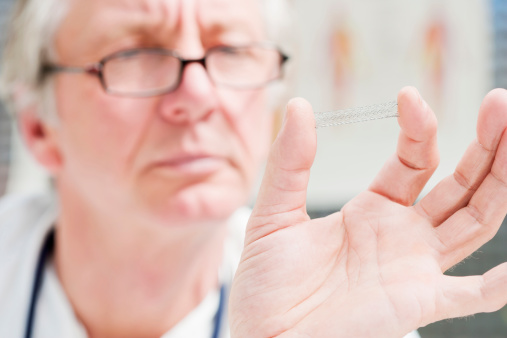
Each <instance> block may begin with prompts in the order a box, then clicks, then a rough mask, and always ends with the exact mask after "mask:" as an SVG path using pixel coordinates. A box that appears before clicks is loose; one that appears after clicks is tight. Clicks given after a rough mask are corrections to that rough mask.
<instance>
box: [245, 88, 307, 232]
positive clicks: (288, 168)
mask: <svg viewBox="0 0 507 338" xmlns="http://www.w3.org/2000/svg"><path fill="white" fill-rule="evenodd" d="M316 150H317V133H316V130H315V118H314V116H313V110H312V107H311V105H310V104H309V103H308V102H307V101H306V100H304V99H300V98H297V99H292V100H291V101H290V102H289V103H288V105H287V112H286V114H285V119H284V122H283V125H282V128H281V130H280V132H279V133H278V136H277V138H276V140H275V141H274V143H273V145H272V147H271V151H270V154H269V157H268V163H267V166H266V172H265V174H264V178H263V180H262V185H261V189H260V191H259V195H258V197H257V201H256V203H255V207H254V210H253V213H252V217H251V218H250V222H249V229H250V230H252V228H255V227H257V228H258V227H261V226H262V225H265V224H271V225H270V226H274V227H275V228H274V229H265V230H264V231H268V233H270V232H273V231H276V230H279V229H280V228H283V227H286V226H288V225H290V224H294V222H302V221H305V220H308V215H307V213H306V189H307V186H308V180H309V178H310V168H311V166H312V164H313V160H314V158H315V153H316ZM280 216H284V217H280ZM273 217H276V221H274V219H273ZM289 222H290V223H289ZM264 231H262V232H264Z"/></svg>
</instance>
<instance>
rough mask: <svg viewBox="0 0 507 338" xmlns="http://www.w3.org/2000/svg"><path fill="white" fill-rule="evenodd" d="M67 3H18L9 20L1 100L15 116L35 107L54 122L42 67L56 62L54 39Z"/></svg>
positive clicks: (55, 0) (47, 0)
mask: <svg viewBox="0 0 507 338" xmlns="http://www.w3.org/2000/svg"><path fill="white" fill-rule="evenodd" d="M67 5H68V2H67V1H61V0H39V1H33V0H20V1H18V2H17V3H16V5H15V8H14V11H13V16H12V17H11V19H10V24H9V27H8V30H7V31H8V35H7V40H6V44H5V50H4V55H3V60H2V61H3V62H2V67H1V70H2V73H1V74H0V97H2V98H3V99H4V102H5V103H6V105H7V109H8V111H10V112H11V113H12V114H15V113H17V112H19V111H22V110H23V109H26V108H27V107H29V106H34V107H35V108H36V110H37V114H38V115H39V116H40V117H41V118H42V119H44V120H46V121H56V109H55V105H54V95H53V84H52V81H51V79H47V80H46V81H44V82H42V81H41V69H42V65H43V64H44V63H46V62H49V61H53V60H55V59H56V53H55V49H54V46H53V38H54V35H55V33H56V30H57V28H58V27H59V25H60V23H61V21H62V20H63V18H64V17H65V14H66V13H67Z"/></svg>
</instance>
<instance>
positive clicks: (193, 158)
mask: <svg viewBox="0 0 507 338" xmlns="http://www.w3.org/2000/svg"><path fill="white" fill-rule="evenodd" d="M225 162H226V161H225V159H224V158H223V157H219V156H212V155H206V154H199V155H190V154H183V155H178V156H173V157H171V158H169V159H167V160H163V161H160V162H158V163H157V164H156V167H158V168H161V169H166V170H171V171H174V172H179V173H184V174H193V175H206V174H211V173H213V172H215V171H217V170H219V169H220V168H221V167H222V166H223V165H224V164H225Z"/></svg>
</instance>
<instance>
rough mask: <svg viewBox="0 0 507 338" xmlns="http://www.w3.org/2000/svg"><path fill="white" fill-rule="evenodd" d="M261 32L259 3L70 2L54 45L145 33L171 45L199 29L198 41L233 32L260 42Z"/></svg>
mask: <svg viewBox="0 0 507 338" xmlns="http://www.w3.org/2000/svg"><path fill="white" fill-rule="evenodd" d="M192 27H193V28H192ZM263 28H264V27H263V24H262V18H261V6H260V0H70V8H69V13H68V15H67V17H66V18H65V19H64V22H63V23H62V26H60V29H59V31H58V33H57V47H58V40H59V38H60V36H61V35H65V36H66V37H67V39H66V42H67V43H68V42H69V40H72V41H79V42H82V43H88V44H101V43H106V42H108V41H116V40H118V39H121V38H125V37H126V36H128V35H130V36H142V35H150V36H153V37H158V38H160V39H159V40H164V42H167V43H169V44H170V40H171V39H173V38H174V37H175V36H178V35H179V34H182V32H184V31H185V30H189V29H190V30H191V29H194V30H198V31H199V34H200V37H201V38H202V39H207V38H210V37H211V36H216V35H221V34H225V33H230V32H235V33H239V34H243V35H245V36H248V38H249V39H250V40H259V39H262V36H263V31H264V29H263ZM72 41H71V42H72ZM75 48H77V49H79V47H78V46H76V47H75Z"/></svg>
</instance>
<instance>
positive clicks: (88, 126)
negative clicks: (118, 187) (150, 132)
mask: <svg viewBox="0 0 507 338" xmlns="http://www.w3.org/2000/svg"><path fill="white" fill-rule="evenodd" d="M63 78H64V77H62V80H61V81H60V83H59V84H57V86H58V87H57V92H58V93H59V95H58V96H57V106H58V111H59V116H60V122H61V124H62V127H63V128H62V131H63V139H64V141H63V142H62V151H63V157H64V163H66V164H67V165H68V166H71V168H69V169H72V168H74V169H76V168H75V167H76V166H81V167H82V168H81V169H80V168H77V170H88V171H90V170H95V171H97V174H100V175H105V174H106V173H107V172H113V173H116V174H120V173H121V172H122V171H125V170H127V169H128V161H129V159H130V157H131V155H132V152H133V151H134V150H135V148H136V144H137V142H138V139H139V137H140V135H142V130H143V128H144V125H145V124H146V121H145V120H147V116H148V115H147V114H146V111H147V110H148V109H149V107H146V105H147V102H146V101H142V100H136V101H134V100H129V99H125V98H116V97H113V96H110V95H107V94H106V93H104V92H103V91H102V88H101V87H100V86H97V85H96V84H95V85H94V86H91V85H88V86H87V85H86V82H87V81H85V83H84V84H83V86H82V88H78V89H77V90H76V89H73V90H67V91H66V90H65V88H75V86H76V82H77V81H73V82H72V85H73V86H74V87H69V86H71V84H70V83H69V84H67V83H66V81H65V80H64V79H63ZM106 168H107V169H109V170H104V169H106ZM111 169H112V170H111Z"/></svg>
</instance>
